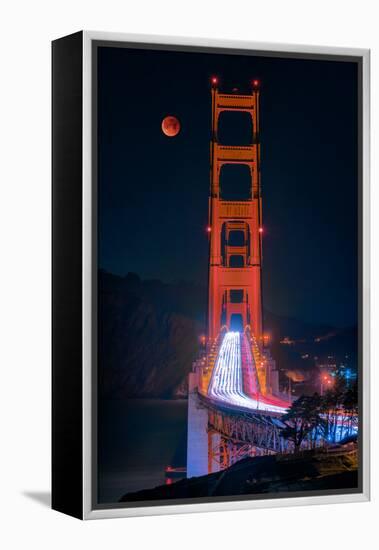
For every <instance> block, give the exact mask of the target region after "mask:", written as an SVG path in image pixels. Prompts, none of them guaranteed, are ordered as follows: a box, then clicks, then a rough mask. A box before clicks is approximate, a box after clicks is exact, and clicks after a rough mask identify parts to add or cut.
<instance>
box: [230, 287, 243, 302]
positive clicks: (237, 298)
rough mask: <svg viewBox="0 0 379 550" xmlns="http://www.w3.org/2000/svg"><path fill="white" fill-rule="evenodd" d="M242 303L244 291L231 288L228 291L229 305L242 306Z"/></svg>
mask: <svg viewBox="0 0 379 550" xmlns="http://www.w3.org/2000/svg"><path fill="white" fill-rule="evenodd" d="M243 301H244V291H243V288H238V289H237V288H232V289H231V290H230V303H231V304H242V303H243Z"/></svg>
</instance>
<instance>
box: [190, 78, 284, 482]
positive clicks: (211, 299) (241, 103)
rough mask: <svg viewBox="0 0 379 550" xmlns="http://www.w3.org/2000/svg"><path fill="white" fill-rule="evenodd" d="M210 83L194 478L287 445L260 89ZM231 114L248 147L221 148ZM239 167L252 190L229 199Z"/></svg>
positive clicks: (193, 395)
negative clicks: (267, 278) (270, 286)
mask: <svg viewBox="0 0 379 550" xmlns="http://www.w3.org/2000/svg"><path fill="white" fill-rule="evenodd" d="M211 83H212V86H211V99H212V136H211V144H210V179H211V181H210V197H209V222H208V227H207V232H208V235H209V281H208V283H209V284H208V289H209V295H208V338H207V346H206V353H205V355H204V356H203V357H202V358H200V359H199V360H198V361H196V362H195V364H194V366H193V372H192V373H191V374H190V376H189V400H188V403H189V405H188V449H187V475H188V477H191V476H195V475H203V474H206V473H211V472H214V471H217V470H219V469H222V468H225V467H228V466H229V465H231V464H233V463H234V462H235V461H237V460H239V459H240V458H242V457H244V456H254V455H257V454H266V453H273V452H280V451H283V450H285V449H286V448H287V447H288V442H286V441H284V440H283V438H282V437H281V435H280V432H281V428H282V427H283V424H282V423H281V422H280V417H281V416H282V415H283V414H284V413H285V411H286V409H287V408H288V407H289V402H288V400H285V399H283V398H282V397H280V396H279V383H278V371H277V369H276V366H275V362H274V360H273V359H272V358H271V355H270V352H269V349H268V348H267V346H265V342H264V338H263V333H262V324H263V323H262V282H261V268H262V232H263V229H262V197H261V183H260V140H259V96H260V83H259V81H258V80H254V81H253V82H252V83H251V91H250V93H248V94H238V93H234V92H233V93H232V94H225V93H221V92H220V91H219V88H218V79H217V78H216V77H213V78H212V80H211ZM225 112H231V113H236V112H240V113H245V116H246V115H247V116H248V117H249V122H250V129H251V131H250V140H249V143H248V144H247V145H246V144H244V145H227V144H221V143H220V140H219V122H220V117H221V116H222V115H223V113H225ZM236 166H239V167H241V166H242V167H243V170H244V171H245V174H246V177H247V178H248V182H249V185H248V188H249V189H248V193H247V196H244V197H243V198H241V199H239V200H228V199H227V198H225V197H224V196H223V193H222V190H221V185H220V181H221V179H222V177H223V175H224V172H225V169H226V167H229V168H230V167H232V168H233V167H236ZM232 174H233V172H232ZM236 328H237V329H236Z"/></svg>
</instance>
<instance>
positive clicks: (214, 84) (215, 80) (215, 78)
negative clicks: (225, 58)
mask: <svg viewBox="0 0 379 550" xmlns="http://www.w3.org/2000/svg"><path fill="white" fill-rule="evenodd" d="M211 82H212V84H213V86H217V84H218V78H217V76H212V78H211Z"/></svg>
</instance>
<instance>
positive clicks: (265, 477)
mask: <svg viewBox="0 0 379 550" xmlns="http://www.w3.org/2000/svg"><path fill="white" fill-rule="evenodd" d="M357 486H358V461H357V451H356V450H353V451H350V452H338V451H337V452H333V453H331V452H329V453H328V452H325V451H317V452H315V451H305V452H303V453H301V455H299V456H295V455H272V456H264V457H256V458H246V459H243V460H241V461H239V462H238V463H236V464H234V466H231V467H230V468H228V469H227V470H224V471H222V472H218V473H214V474H209V475H206V476H201V477H194V478H190V479H183V480H181V481H177V482H176V483H173V484H172V485H162V486H159V487H155V488H154V489H149V490H144V491H139V492H136V493H129V494H126V495H124V496H123V497H122V498H121V499H120V502H136V501H151V500H166V499H182V498H200V497H207V496H214V497H220V496H232V495H234V496H238V495H253V494H254V495H258V494H275V493H287V492H296V491H307V492H312V491H323V490H336V489H355V488H357Z"/></svg>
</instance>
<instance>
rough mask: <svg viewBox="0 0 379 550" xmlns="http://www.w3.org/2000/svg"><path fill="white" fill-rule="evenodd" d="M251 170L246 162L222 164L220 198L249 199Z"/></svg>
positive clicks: (230, 199) (231, 199)
mask: <svg viewBox="0 0 379 550" xmlns="http://www.w3.org/2000/svg"><path fill="white" fill-rule="evenodd" d="M251 194H252V189H251V171H250V168H249V166H247V165H246V164H223V165H222V166H221V168H220V198H221V200H224V201H245V200H246V201H247V200H250V199H251Z"/></svg>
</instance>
